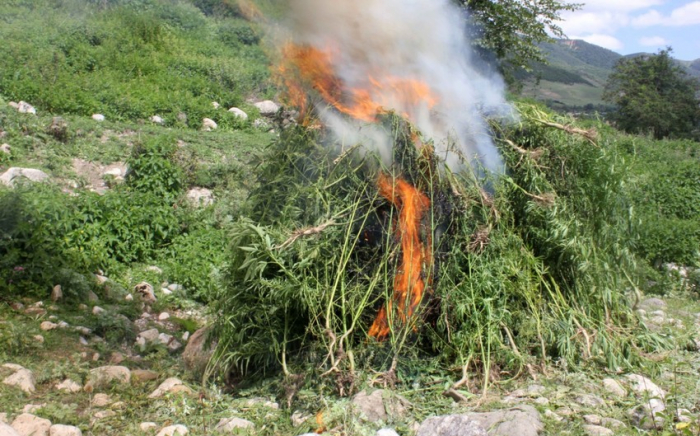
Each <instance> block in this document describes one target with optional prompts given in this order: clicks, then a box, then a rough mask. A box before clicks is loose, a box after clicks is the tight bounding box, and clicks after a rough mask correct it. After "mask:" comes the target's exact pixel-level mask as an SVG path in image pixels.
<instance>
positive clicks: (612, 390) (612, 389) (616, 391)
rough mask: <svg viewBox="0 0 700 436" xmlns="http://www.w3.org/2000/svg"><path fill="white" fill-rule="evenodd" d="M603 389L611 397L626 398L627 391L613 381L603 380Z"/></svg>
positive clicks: (609, 379)
mask: <svg viewBox="0 0 700 436" xmlns="http://www.w3.org/2000/svg"><path fill="white" fill-rule="evenodd" d="M603 388H605V391H606V392H608V393H609V394H610V395H612V396H613V397H619V398H621V397H626V396H627V391H626V390H625V388H623V387H622V385H621V384H620V383H619V382H618V381H617V380H614V379H611V378H606V379H604V380H603Z"/></svg>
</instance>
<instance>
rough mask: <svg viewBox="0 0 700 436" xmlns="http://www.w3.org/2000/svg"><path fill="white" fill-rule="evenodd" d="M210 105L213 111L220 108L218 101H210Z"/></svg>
mask: <svg viewBox="0 0 700 436" xmlns="http://www.w3.org/2000/svg"><path fill="white" fill-rule="evenodd" d="M211 105H212V106H213V107H214V109H219V108H220V107H221V105H220V104H219V102H218V101H212V102H211Z"/></svg>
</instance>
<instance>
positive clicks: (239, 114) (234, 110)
mask: <svg viewBox="0 0 700 436" xmlns="http://www.w3.org/2000/svg"><path fill="white" fill-rule="evenodd" d="M228 111H229V112H231V113H232V114H233V115H235V116H236V118H240V119H242V120H247V119H248V114H247V113H245V112H244V111H243V110H241V109H238V108H237V107H232V108H231V109H229V110H228Z"/></svg>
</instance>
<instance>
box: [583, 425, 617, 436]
mask: <svg viewBox="0 0 700 436" xmlns="http://www.w3.org/2000/svg"><path fill="white" fill-rule="evenodd" d="M583 429H584V430H585V432H586V434H588V435H590V436H612V435H614V434H615V432H613V431H612V430H610V429H609V428H605V427H601V426H599V425H584V426H583Z"/></svg>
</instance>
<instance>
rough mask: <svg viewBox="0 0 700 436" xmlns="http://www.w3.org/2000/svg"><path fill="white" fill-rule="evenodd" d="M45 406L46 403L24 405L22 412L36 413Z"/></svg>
mask: <svg viewBox="0 0 700 436" xmlns="http://www.w3.org/2000/svg"><path fill="white" fill-rule="evenodd" d="M44 406H46V404H27V405H25V406H24V407H22V413H34V412H36V411H37V410H39V409H41V408H42V407H44Z"/></svg>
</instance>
